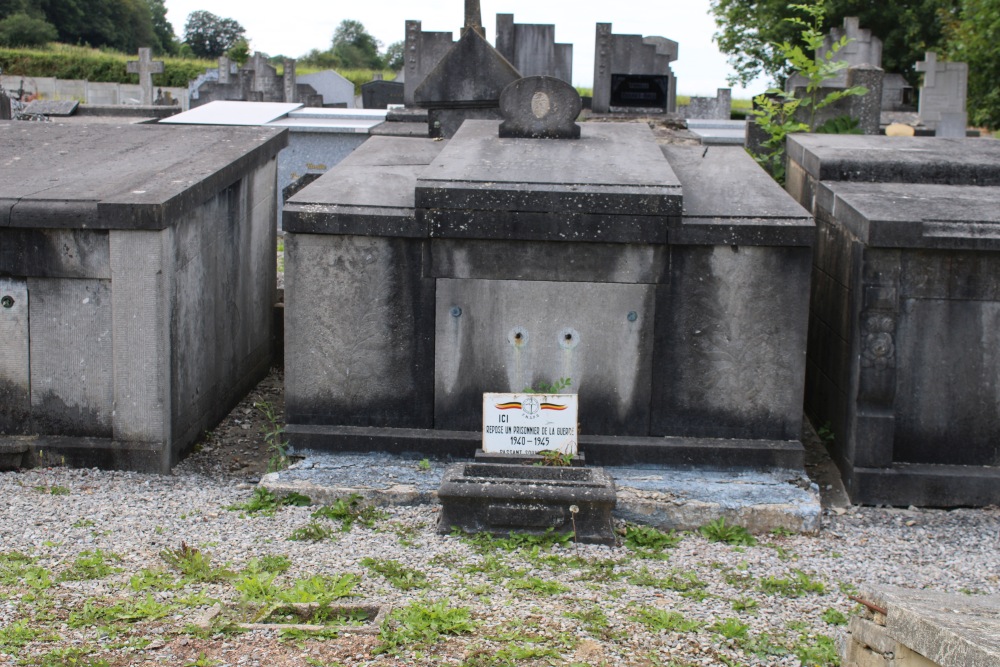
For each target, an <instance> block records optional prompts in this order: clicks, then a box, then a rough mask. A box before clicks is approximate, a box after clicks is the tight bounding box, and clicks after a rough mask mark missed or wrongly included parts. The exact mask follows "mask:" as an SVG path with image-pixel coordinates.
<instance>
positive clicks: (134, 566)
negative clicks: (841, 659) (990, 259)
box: [0, 372, 1000, 667]
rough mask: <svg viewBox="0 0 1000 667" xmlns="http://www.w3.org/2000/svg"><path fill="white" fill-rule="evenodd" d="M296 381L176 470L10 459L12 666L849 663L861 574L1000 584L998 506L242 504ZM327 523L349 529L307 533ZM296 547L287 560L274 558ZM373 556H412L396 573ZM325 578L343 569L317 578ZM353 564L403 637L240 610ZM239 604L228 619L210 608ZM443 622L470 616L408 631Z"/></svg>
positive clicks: (972, 586) (991, 587)
mask: <svg viewBox="0 0 1000 667" xmlns="http://www.w3.org/2000/svg"><path fill="white" fill-rule="evenodd" d="M280 387H281V377H280V373H277V372H276V373H272V375H271V376H269V378H268V379H266V380H265V381H264V382H262V383H261V385H260V386H258V388H257V389H256V390H255V392H254V393H253V394H251V396H250V397H248V398H247V400H246V401H244V402H243V403H241V404H240V406H238V407H237V408H236V409H235V410H233V412H232V414H231V415H230V416H229V418H228V419H227V420H226V421H225V422H224V423H223V424H222V425H220V427H219V428H217V429H215V431H214V432H213V433H212V434H210V435H209V437H208V438H206V440H205V442H204V443H203V444H202V446H201V448H200V451H199V452H198V453H197V454H195V455H193V456H192V457H189V458H188V459H187V460H186V461H185V462H183V463H182V464H181V465H180V466H178V467H177V469H175V471H174V474H173V475H172V476H156V475H140V474H135V473H123V472H102V471H97V470H68V469H59V468H56V469H41V470H30V471H23V472H20V473H3V474H0V494H2V496H3V497H4V499H5V503H4V506H3V508H2V509H0V544H2V547H0V664H24V665H78V666H84V665H90V666H91V667H97V666H99V665H108V666H114V667H118V666H122V665H184V666H188V665H195V666H202V665H218V666H223V665H233V666H236V665H247V666H250V665H275V666H279V667H280V666H285V665H386V666H388V665H404V664H406V665H428V666H429V665H441V664H456V665H457V664H464V665H467V666H468V667H473V666H476V665H515V664H516V665H573V664H578V665H676V666H680V665H723V664H731V665H799V664H818V665H833V664H837V663H836V658H835V655H834V652H833V650H832V645H833V642H834V641H835V640H836V638H837V637H838V635H839V634H840V633H841V632H842V628H843V625H842V622H843V618H844V616H846V615H849V614H850V613H852V611H853V610H854V609H855V603H854V602H852V601H851V600H850V599H849V598H848V594H850V593H851V592H853V591H855V590H856V589H861V588H865V587H867V586H870V585H880V584H891V585H896V586H903V587H912V588H932V589H936V590H944V591H951V592H964V593H967V594H970V595H976V594H983V593H991V594H995V593H997V592H998V591H1000V549H998V548H997V547H998V545H1000V509H998V508H989V509H984V510H956V511H950V512H946V511H940V510H917V509H909V510H903V509H887V508H856V507H849V508H848V509H847V510H846V511H845V510H844V509H841V508H832V509H830V510H827V511H828V514H827V515H826V516H824V519H823V529H822V531H821V532H820V534H819V535H817V536H793V535H761V536H758V543H757V544H756V545H755V546H737V545H732V544H728V543H724V542H714V541H710V540H709V539H707V538H706V537H705V536H703V535H701V534H698V533H688V534H683V535H680V536H679V537H680V539H679V540H678V541H677V544H676V545H675V546H673V547H668V548H660V549H639V548H635V547H630V546H627V545H623V546H620V547H615V548H611V547H598V546H586V545H580V546H579V547H575V546H574V545H572V544H566V545H562V546H555V547H553V548H551V549H546V548H544V545H543V546H542V547H540V548H534V547H532V545H528V546H523V547H522V548H520V549H517V550H514V551H508V550H506V549H505V548H504V547H505V545H504V544H502V543H495V542H494V543H491V544H474V543H472V542H470V541H469V540H466V539H462V538H458V537H452V536H441V535H438V534H437V532H436V520H437V515H438V508H437V507H436V506H431V505H427V506H420V507H397V508H388V509H386V510H384V514H383V515H381V516H377V517H374V518H372V519H371V522H370V523H371V525H370V526H365V525H362V522H361V521H360V520H358V521H356V522H355V523H354V525H353V527H352V528H350V530H347V531H344V530H342V522H341V521H338V520H336V519H330V518H313V517H312V516H311V514H312V512H313V511H315V510H316V507H300V506H284V507H280V508H278V509H277V510H276V511H275V512H274V514H273V515H272V516H266V515H264V514H262V513H249V512H247V511H240V510H230V509H227V507H230V506H233V505H238V504H242V503H246V502H248V500H250V499H251V497H252V496H253V494H254V484H253V481H255V479H256V478H258V477H259V475H260V473H261V472H263V469H264V466H265V463H266V459H267V452H266V443H265V441H264V437H263V435H262V432H263V431H266V430H267V428H268V424H269V422H268V420H267V419H266V418H264V417H263V413H262V411H261V410H260V409H258V408H255V407H254V404H255V403H256V404H258V405H260V404H264V403H266V404H268V405H270V406H271V407H272V408H273V409H274V410H276V412H277V414H280V413H281V391H280ZM356 509H357V508H355V510H356ZM310 525H312V526H314V527H319V529H320V532H323V530H326V531H329V534H328V535H327V536H326V537H324V538H323V539H321V540H319V541H315V542H312V541H296V540H289V537H290V536H292V535H293V534H294V532H295V531H296V530H299V529H302V528H303V527H306V526H310ZM182 545H186V546H187V547H188V551H187V556H188V557H189V560H188V561H187V562H188V563H193V562H196V561H197V559H198V558H199V557H200V558H202V559H204V558H210V564H209V567H206V568H203V573H204V572H209V573H210V574H212V573H214V574H215V575H218V576H217V577H216V579H217V580H215V581H205V579H211V578H212V577H211V576H203V577H201V579H202V580H198V577H196V576H194V575H190V576H185V575H183V574H181V572H180V571H178V570H177V569H175V568H173V567H171V566H169V565H168V564H167V563H166V562H165V560H164V557H163V554H164V552H166V553H167V554H168V556H169V554H170V553H171V552H173V553H175V554H176V553H178V550H180V549H181V548H182ZM508 546H509V545H508ZM95 554H97V555H95ZM268 556H270V557H272V558H271V559H270V561H269V560H268V559H266V558H265V557H268ZM277 556H284V557H286V558H287V566H288V569H287V571H284V572H280V573H277V574H267V573H266V572H264V573H263V574H262V573H261V571H262V570H266V569H268V566H267V565H266V564H267V563H271V565H273V563H274V562H275V559H274V558H273V557H277ZM648 556H656V557H653V558H650V557H648ZM365 559H374V560H375V561H379V562H381V564H382V565H385V561H387V560H394V561H397V562H398V563H397V564H398V565H399V566H401V567H403V568H407V569H404V570H403V572H402V578H396V579H393V580H390V579H389V578H387V577H386V576H383V575H382V574H379V573H378V572H376V571H375V569H374V566H373V564H372V563H371V562H370V561H365ZM203 564H204V563H203ZM88 565H89V567H85V566H88ZM102 568H103V569H102ZM211 568H216V569H215V570H212V569H211ZM223 568H224V569H225V570H226V571H228V572H229V574H228V575H224V573H222V572H221V570H222V569H223ZM270 569H280V568H274V567H270ZM407 572H409V575H408V576H409V578H408V579H407V578H406V574H407ZM316 576H320V577H325V578H326V579H323V580H318V581H317V580H312V582H311V583H312V584H313V588H312V589H310V588H309V583H310V578H312V577H316ZM337 578H343V579H341V580H340V581H341V585H343V586H344V591H345V592H349V593H351V594H352V597H350V598H345V599H344V600H340V602H345V601H346V602H353V603H361V602H370V601H375V602H379V603H388V604H391V605H393V607H394V609H395V612H394V616H393V617H392V618H391V620H390V622H389V623H388V624H387V625H386V626H385V631H384V632H383V635H382V636H377V635H361V634H354V633H351V632H349V631H346V632H343V631H342V632H340V633H339V636H335V635H336V634H337V633H333V632H328V633H325V634H326V635H328V636H321V637H316V636H302V635H296V634H295V633H289V632H287V631H286V632H280V631H275V630H253V631H249V632H240V631H238V630H236V629H235V628H234V627H233V625H232V623H233V622H238V621H251V620H253V617H254V616H255V614H256V613H257V611H258V610H259V609H260V608H261V606H262V605H265V604H266V603H265V602H262V600H267V601H269V602H270V603H274V602H275V601H276V600H277V599H279V598H280V597H281V596H282V594H283V593H282V591H284V595H286V596H289V595H291V596H292V597H289V598H288V599H300V600H308V599H310V597H309V596H310V590H311V591H312V592H311V594H312V595H313V596H315V595H316V594H318V595H321V596H322V595H325V594H328V593H329V592H330V591H332V590H334V589H335V586H334V584H335V583H336V581H337ZM352 581H353V582H354V583H353V588H352V586H351V582H352ZM296 582H298V591H299V593H298V594H297V595H292V593H289V591H292V590H294V589H296ZM394 582H395V583H394ZM317 583H319V584H322V585H319V586H316V584H317ZM411 585H412V587H408V586H411ZM251 598H253V599H251ZM439 601H441V602H443V605H444V606H443V607H442V606H436V603H437V602H439ZM217 603H220V604H221V605H222V607H223V613H222V614H221V615H219V616H218V617H217V618H216V619H215V621H214V622H213V624H212V625H211V627H210V628H209V629H207V630H199V629H198V628H196V627H194V626H192V625H191V624H192V623H193V622H195V621H197V620H198V619H199V618H200V617H203V616H204V615H205V614H206V612H208V611H209V610H211V609H212V608H213V607H214V606H215V605H216V604H217ZM406 611H409V616H408V621H406V622H404V619H403V617H402V616H401V615H400V614H402V612H406ZM463 614H464V615H466V616H463ZM453 616H454V617H457V621H455V618H452V617H453ZM429 618H430V619H436V621H434V623H430V621H428V620H427V619H429ZM421 619H423V620H421ZM449 619H451V620H453V621H455V623H454V624H453V625H451V626H448V622H449ZM681 622H684V623H685V624H684V625H683V627H678V626H679V624H680V623H681ZM423 626H426V627H437V628H439V629H440V628H447V627H451V628H452V630H454V632H455V634H444V635H441V636H434V634H433V632H430V634H429V635H425V637H424V638H423V639H419V638H416V637H407V636H404V635H401V634H400V633H399V630H400V629H401V628H405V627H411V628H413V627H423ZM725 635H728V637H727V636H725ZM393 642H395V645H393Z"/></svg>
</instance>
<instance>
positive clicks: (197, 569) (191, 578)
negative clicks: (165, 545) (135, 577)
mask: <svg viewBox="0 0 1000 667" xmlns="http://www.w3.org/2000/svg"><path fill="white" fill-rule="evenodd" d="M160 558H162V559H163V561H164V562H165V563H166V564H167V565H169V566H170V567H172V568H174V569H175V570H177V571H179V572H180V573H181V574H183V575H184V581H185V583H191V582H199V583H211V582H218V581H225V580H226V579H230V578H231V577H232V576H233V572H232V571H231V570H228V569H226V568H223V567H215V566H213V565H212V555H211V554H209V553H208V552H204V551H201V550H200V549H198V548H197V547H192V546H188V545H187V543H185V542H181V546H180V547H179V548H177V549H164V550H163V551H161V552H160Z"/></svg>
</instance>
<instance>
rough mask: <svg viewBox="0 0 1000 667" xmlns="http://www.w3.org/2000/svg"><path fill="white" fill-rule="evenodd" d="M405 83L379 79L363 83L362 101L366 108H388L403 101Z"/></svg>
mask: <svg viewBox="0 0 1000 667" xmlns="http://www.w3.org/2000/svg"><path fill="white" fill-rule="evenodd" d="M403 87H404V86H403V84H402V83H399V82H396V81H383V80H382V79H377V80H375V81H369V82H368V83H363V84H361V103H362V106H364V108H365V109H388V108H389V105H390V104H402V103H403Z"/></svg>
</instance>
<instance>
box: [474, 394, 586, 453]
mask: <svg viewBox="0 0 1000 667" xmlns="http://www.w3.org/2000/svg"><path fill="white" fill-rule="evenodd" d="M578 415H579V409H578V405H577V395H576V394H483V451H484V452H486V453H488V454H537V453H538V452H543V451H556V452H559V453H560V454H570V455H575V454H576V453H577V442H576V441H577V431H578V421H577V419H578Z"/></svg>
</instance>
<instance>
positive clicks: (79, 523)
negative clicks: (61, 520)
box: [70, 519, 96, 528]
mask: <svg viewBox="0 0 1000 667" xmlns="http://www.w3.org/2000/svg"><path fill="white" fill-rule="evenodd" d="M94 525H96V524H95V523H94V522H93V521H91V520H90V519H77V520H76V521H75V522H74V523H73V525H72V526H70V527H71V528H91V527H93V526H94Z"/></svg>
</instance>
